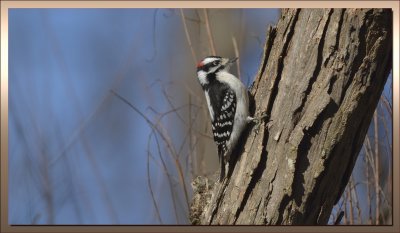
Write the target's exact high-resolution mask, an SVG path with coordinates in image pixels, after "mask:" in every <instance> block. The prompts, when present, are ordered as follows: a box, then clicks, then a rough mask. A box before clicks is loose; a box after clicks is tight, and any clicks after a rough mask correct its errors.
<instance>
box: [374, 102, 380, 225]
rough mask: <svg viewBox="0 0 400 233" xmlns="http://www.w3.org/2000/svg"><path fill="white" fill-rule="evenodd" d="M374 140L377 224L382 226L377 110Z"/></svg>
mask: <svg viewBox="0 0 400 233" xmlns="http://www.w3.org/2000/svg"><path fill="white" fill-rule="evenodd" d="M374 129H375V132H374V139H375V145H374V147H375V148H374V149H375V177H374V178H375V224H376V225H379V224H380V219H379V216H380V214H379V210H380V199H379V196H380V192H379V157H378V156H379V129H378V114H377V111H376V110H375V113H374Z"/></svg>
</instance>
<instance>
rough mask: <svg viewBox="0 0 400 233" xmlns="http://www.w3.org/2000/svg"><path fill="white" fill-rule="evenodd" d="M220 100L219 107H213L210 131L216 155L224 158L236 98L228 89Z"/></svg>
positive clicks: (232, 121) (233, 116) (230, 131)
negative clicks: (211, 131)
mask: <svg viewBox="0 0 400 233" xmlns="http://www.w3.org/2000/svg"><path fill="white" fill-rule="evenodd" d="M220 98H221V99H222V101H220V103H221V104H220V105H219V106H215V107H216V109H215V110H214V120H213V121H212V130H213V135H214V141H215V142H216V143H217V146H218V155H219V156H221V157H222V156H224V155H225V152H226V151H227V143H228V141H229V138H230V137H231V133H232V128H233V123H234V119H235V112H236V96H235V93H234V92H233V91H232V90H230V89H225V90H224V91H223V92H222V93H221V96H220Z"/></svg>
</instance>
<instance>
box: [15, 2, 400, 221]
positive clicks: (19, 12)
mask: <svg viewBox="0 0 400 233" xmlns="http://www.w3.org/2000/svg"><path fill="white" fill-rule="evenodd" d="M279 16H280V11H279V10H278V9H207V10H205V9H10V10H9V138H8V140H9V147H8V151H9V157H8V158H9V223H10V224H190V222H189V220H188V215H189V206H190V201H191V197H192V187H191V181H192V179H193V178H194V177H196V176H198V175H202V176H209V175H212V174H213V173H214V172H215V171H216V170H217V169H218V167H219V166H218V160H217V151H216V148H215V145H214V142H213V140H212V137H211V128H210V127H211V124H210V120H209V115H208V110H207V108H206V104H205V98H204V94H203V92H202V90H201V87H200V85H199V84H198V81H197V77H196V64H197V62H198V61H199V60H201V59H202V58H203V57H205V56H207V55H211V54H213V53H214V52H215V53H216V54H218V55H220V56H223V57H235V56H238V57H240V59H239V62H238V63H237V65H236V66H234V67H232V69H231V70H232V72H233V73H234V74H236V75H237V76H239V77H240V79H241V80H242V81H243V82H244V83H245V84H246V85H247V86H250V85H251V83H252V81H253V79H254V77H255V75H256V73H257V70H258V67H259V64H260V59H261V57H262V52H263V46H264V42H265V35H266V31H267V28H268V27H269V25H274V24H275V23H276V22H277V20H278V19H279ZM392 85H393V84H392V76H391V75H390V77H389V79H388V82H387V85H386V88H385V91H384V94H383V95H382V97H381V101H380V102H379V105H378V108H377V111H376V112H375V115H374V120H373V121H372V123H371V126H370V130H369V132H368V137H367V138H366V140H365V143H364V147H363V149H362V150H361V152H360V153H361V154H360V156H359V158H358V161H357V164H356V167H355V170H354V172H353V175H352V178H351V181H350V183H349V185H348V187H347V190H346V191H345V193H344V195H343V197H342V199H341V201H339V203H338V205H336V206H335V208H334V210H333V212H332V216H331V220H330V223H331V224H333V223H334V222H335V220H336V218H337V216H338V215H339V213H340V212H341V211H343V213H344V217H343V219H342V220H341V224H391V223H392V219H391V215H392V170H391V168H392Z"/></svg>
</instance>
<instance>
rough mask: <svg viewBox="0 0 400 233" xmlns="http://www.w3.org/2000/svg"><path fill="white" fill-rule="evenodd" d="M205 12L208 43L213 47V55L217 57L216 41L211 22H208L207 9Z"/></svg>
mask: <svg viewBox="0 0 400 233" xmlns="http://www.w3.org/2000/svg"><path fill="white" fill-rule="evenodd" d="M203 12H204V18H205V21H206V29H207V35H208V43H209V44H210V47H211V54H212V55H214V56H215V55H217V51H216V50H215V46H214V40H213V36H212V33H211V28H210V22H209V21H208V13H207V9H203Z"/></svg>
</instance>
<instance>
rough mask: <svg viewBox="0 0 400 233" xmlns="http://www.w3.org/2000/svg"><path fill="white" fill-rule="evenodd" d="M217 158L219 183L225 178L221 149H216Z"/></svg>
mask: <svg viewBox="0 0 400 233" xmlns="http://www.w3.org/2000/svg"><path fill="white" fill-rule="evenodd" d="M218 157H219V165H220V166H221V170H220V173H219V182H222V180H223V179H224V177H225V160H224V152H223V150H222V147H219V148H218Z"/></svg>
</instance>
